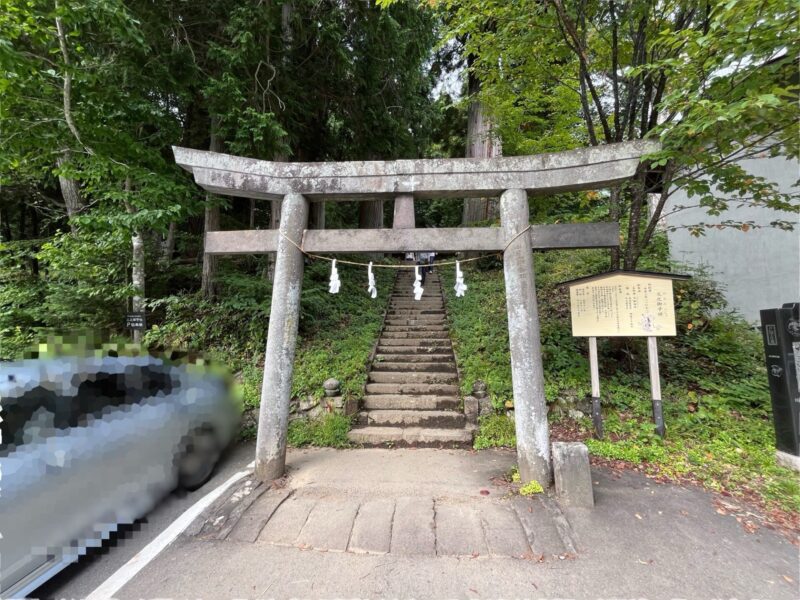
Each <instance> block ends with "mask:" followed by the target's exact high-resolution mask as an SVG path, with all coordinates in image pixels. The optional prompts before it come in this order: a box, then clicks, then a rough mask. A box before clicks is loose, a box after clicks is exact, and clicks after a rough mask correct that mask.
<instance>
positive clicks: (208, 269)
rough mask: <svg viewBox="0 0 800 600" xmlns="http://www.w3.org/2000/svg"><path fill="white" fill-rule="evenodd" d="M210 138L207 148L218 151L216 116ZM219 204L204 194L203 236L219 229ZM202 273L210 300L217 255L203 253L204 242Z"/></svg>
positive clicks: (204, 290) (213, 292)
mask: <svg viewBox="0 0 800 600" xmlns="http://www.w3.org/2000/svg"><path fill="white" fill-rule="evenodd" d="M210 137H211V139H210V142H209V144H208V149H209V150H210V151H211V152H220V151H221V150H222V140H221V139H219V136H218V134H217V118H216V117H212V119H211V136H210ZM219 225H220V219H219V205H218V204H217V203H216V200H215V199H214V196H213V195H212V194H206V210H205V219H204V221H203V236H204V239H205V234H206V233H208V232H209V231H219ZM203 246H204V252H203V274H202V277H201V279H200V293H201V294H202V295H203V297H204V298H206V299H207V300H211V299H212V298H214V297H215V296H216V294H217V290H216V276H217V257H216V256H213V255H211V254H206V253H205V242H204V243H203Z"/></svg>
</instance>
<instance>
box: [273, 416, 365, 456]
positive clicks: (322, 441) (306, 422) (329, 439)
mask: <svg viewBox="0 0 800 600" xmlns="http://www.w3.org/2000/svg"><path fill="white" fill-rule="evenodd" d="M350 425H351V421H350V418H349V417H345V416H343V415H337V414H328V415H325V416H324V417H322V418H321V419H297V420H295V421H292V422H291V423H289V432H288V435H287V441H288V442H289V445H290V446H294V447H295V448H300V447H302V446H318V447H330V448H347V447H349V446H350V440H348V438H347V432H348V431H350Z"/></svg>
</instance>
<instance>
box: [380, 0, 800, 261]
mask: <svg viewBox="0 0 800 600" xmlns="http://www.w3.org/2000/svg"><path fill="white" fill-rule="evenodd" d="M383 4H384V5H389V4H392V1H391V0H385V1H384V2H383ZM433 6H436V7H437V8H438V9H439V10H440V13H441V14H442V15H443V19H444V21H445V23H446V33H445V35H446V36H447V42H445V43H443V45H444V46H445V47H447V45H448V44H449V45H455V46H457V47H458V48H459V49H460V50H461V53H462V56H463V58H464V59H465V62H467V63H468V66H469V69H470V74H471V76H472V77H473V78H475V79H476V80H478V81H480V92H479V93H478V94H477V96H475V97H469V98H468V100H469V101H470V102H472V101H480V102H481V104H482V106H483V109H484V111H485V112H486V113H487V114H489V115H490V117H491V118H492V122H493V126H494V129H495V132H496V133H497V134H498V135H499V137H500V138H501V139H502V142H503V151H504V153H505V154H507V155H515V154H531V153H536V152H543V151H554V150H566V149H570V148H575V147H580V146H585V145H592V146H597V145H602V144H612V143H618V142H623V141H628V140H638V139H643V138H654V139H655V138H658V139H660V140H661V142H662V145H663V147H662V150H661V151H659V152H657V153H655V154H653V155H652V156H650V157H648V158H649V159H651V160H652V164H651V165H650V167H655V168H657V169H659V173H658V175H659V177H660V179H661V181H660V182H659V185H660V186H661V187H663V190H664V191H663V192H660V193H659V196H660V198H659V202H658V203H657V204H656V205H655V209H654V210H653V211H652V212H651V213H650V214H648V213H647V212H646V211H645V210H644V209H643V207H644V206H646V205H647V197H646V195H647V193H648V192H650V191H652V190H651V189H648V187H649V185H650V182H648V181H647V177H646V176H645V172H646V171H647V169H648V165H646V164H643V165H642V167H641V168H640V169H639V171H638V173H637V175H636V177H635V178H634V180H633V181H631V182H630V183H629V184H626V185H623V186H622V187H621V188H620V190H619V193H611V194H607V195H604V196H601V198H602V201H603V204H604V205H605V207H606V210H607V215H608V217H609V218H611V219H613V220H618V221H620V222H621V223H622V224H624V225H625V227H624V229H623V232H624V233H625V243H624V245H623V252H622V254H623V257H622V258H623V259H624V265H625V268H629V269H631V268H635V267H636V265H637V262H638V260H639V259H640V258H641V255H642V252H643V251H644V249H645V248H646V247H647V246H649V245H650V243H651V241H652V236H653V235H654V232H655V231H656V229H657V227H656V224H657V222H658V220H659V218H660V217H661V216H662V211H664V206H665V204H666V203H667V201H668V199H669V197H670V196H671V195H672V194H673V193H674V192H675V191H676V190H678V189H684V190H685V191H686V193H687V194H688V196H689V197H690V198H692V204H694V203H697V204H699V205H700V206H701V207H704V208H705V209H706V210H707V212H708V214H709V216H710V218H709V219H708V222H701V223H697V224H694V225H693V226H692V227H691V231H692V232H693V233H695V234H697V235H702V234H703V233H704V232H705V231H706V229H708V228H710V227H734V228H738V229H741V230H742V231H747V230H748V229H750V228H751V227H754V226H755V224H754V223H752V222H744V221H742V220H741V219H739V218H737V217H736V215H731V216H730V217H729V216H728V215H726V214H725V211H726V210H727V209H728V208H729V207H730V208H733V207H734V206H736V205H737V204H738V203H740V202H741V203H746V204H748V205H753V206H759V207H764V208H773V209H779V210H784V211H791V212H798V211H800V202H798V197H799V196H798V194H797V193H791V194H787V193H782V192H781V191H780V190H779V189H778V187H777V185H776V184H775V183H774V182H770V181H766V180H764V179H762V178H760V177H755V176H752V175H751V174H749V173H748V172H747V170H746V169H745V168H744V167H743V165H742V163H741V162H740V161H741V160H742V159H746V158H749V157H753V156H756V155H759V154H761V155H763V154H767V155H772V156H776V155H779V154H782V155H785V156H788V157H797V156H798V152H799V151H800V143H799V142H798V137H797V135H796V124H797V121H798V119H799V118H800V105H798V103H797V101H796V100H797V94H798V90H799V89H800V88H798V82H797V77H796V73H797V64H796V58H797V55H798V48H799V47H800V42H798V40H800V34H799V33H798V23H800V19H799V18H798V6H797V3H796V2H793V1H792V0H767V1H764V2H749V1H747V0H734V1H727V0H709V1H708V2H705V3H703V4H702V6H701V5H699V4H698V3H693V2H684V1H670V2H666V3H658V2H653V1H652V0H634V1H630V2H613V3H609V2H596V1H589V2H587V1H578V0H563V1H562V0H558V1H556V0H551V1H548V2H541V1H539V0H521V1H518V2H484V1H482V0H447V1H446V2H438V3H434V4H433ZM467 57H469V58H468V59H467ZM595 196H599V195H597V194H595ZM671 208H672V207H671ZM794 221H796V219H786V218H784V217H782V216H780V215H779V214H776V215H775V217H774V219H772V222H771V223H770V225H771V226H774V227H780V228H784V229H786V228H789V229H790V228H792V226H793V224H794ZM615 266H616V265H615Z"/></svg>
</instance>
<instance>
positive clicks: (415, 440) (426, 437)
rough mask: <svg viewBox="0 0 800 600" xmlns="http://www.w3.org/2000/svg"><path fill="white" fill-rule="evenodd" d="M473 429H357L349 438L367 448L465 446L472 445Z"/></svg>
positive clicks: (354, 429)
mask: <svg viewBox="0 0 800 600" xmlns="http://www.w3.org/2000/svg"><path fill="white" fill-rule="evenodd" d="M472 433H473V432H472V429H432V428H431V429H429V428H424V427H355V428H353V429H351V430H350V433H348V434H347V436H348V437H349V438H350V441H351V442H353V443H356V444H363V445H365V446H382V445H384V444H392V445H394V446H403V445H408V446H465V445H471V444H472Z"/></svg>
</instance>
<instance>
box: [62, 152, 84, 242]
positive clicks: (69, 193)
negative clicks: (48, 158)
mask: <svg viewBox="0 0 800 600" xmlns="http://www.w3.org/2000/svg"><path fill="white" fill-rule="evenodd" d="M70 155H71V152H70V151H69V149H64V150H62V152H61V154H60V155H59V157H58V158H57V159H56V164H57V165H58V168H59V170H61V169H63V168H64V167H65V166H66V165H68V164H69V162H70ZM58 185H59V187H60V188H61V196H62V197H63V198H64V205H65V206H66V208H67V219H68V220H69V222H70V223H69V226H70V229H71V230H72V231H74V230H75V227H74V225H73V224H72V218H73V217H74V216H75V215H77V214H78V213H79V212H80V210H81V208H83V199H82V198H81V190H80V186H79V185H78V182H77V181H75V180H74V179H70V178H69V177H66V176H64V175H63V174H62V173H60V172H59V174H58Z"/></svg>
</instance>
